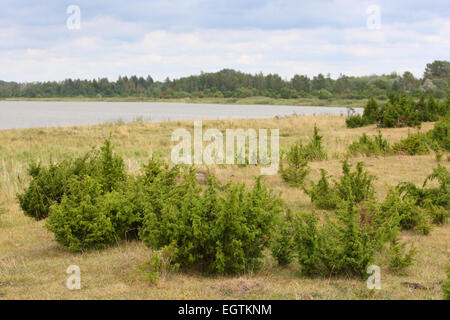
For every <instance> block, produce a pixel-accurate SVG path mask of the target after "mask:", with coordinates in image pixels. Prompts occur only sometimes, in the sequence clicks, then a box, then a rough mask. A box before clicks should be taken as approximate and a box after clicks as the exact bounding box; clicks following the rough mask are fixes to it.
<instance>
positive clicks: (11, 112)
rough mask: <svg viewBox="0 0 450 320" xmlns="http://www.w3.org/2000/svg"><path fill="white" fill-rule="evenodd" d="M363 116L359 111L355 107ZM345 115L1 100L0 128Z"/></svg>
mask: <svg viewBox="0 0 450 320" xmlns="http://www.w3.org/2000/svg"><path fill="white" fill-rule="evenodd" d="M355 111H356V112H357V113H362V112H363V109H362V108H355ZM293 113H296V114H299V115H313V114H316V115H323V114H328V115H340V114H343V115H346V114H347V108H345V107H319V106H308V107H306V106H302V107H301V106H275V105H226V104H194V103H177V102H174V103H172V102H84V101H75V102H72V101H71V102H66V101H0V129H13V128H36V127H49V126H67V125H83V124H98V123H105V122H112V121H117V120H123V121H125V122H128V121H132V120H135V119H137V118H142V119H144V120H151V121H155V122H160V121H171V120H196V119H223V118H272V117H275V116H277V115H278V116H285V115H292V114H293Z"/></svg>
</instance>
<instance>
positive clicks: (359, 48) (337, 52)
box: [0, 16, 450, 81]
mask: <svg viewBox="0 0 450 320" xmlns="http://www.w3.org/2000/svg"><path fill="white" fill-rule="evenodd" d="M429 26H433V28H431V29H430V30H425V29H426V27H429ZM449 27H450V21H449V20H448V19H433V20H430V21H420V22H417V23H410V24H405V23H392V24H383V25H382V28H381V29H380V30H369V29H367V28H366V27H365V25H364V26H362V27H347V28H340V29H336V28H331V27H317V28H295V29H283V30H267V29H258V28H250V29H211V28H209V29H205V28H197V29H192V30H188V31H185V32H177V31H170V30H163V29H160V30H148V31H145V30H146V28H145V26H144V25H141V24H139V23H129V22H123V21H120V20H117V19H114V18H112V17H105V16H102V17H100V18H93V19H91V20H86V21H84V22H82V29H81V32H78V31H74V32H69V33H68V36H67V37H65V38H58V40H57V41H53V42H50V43H49V44H48V45H46V46H45V47H44V48H33V47H25V48H14V49H8V48H5V49H3V50H2V49H0V61H1V68H0V79H4V80H15V81H37V80H38V81H43V80H62V79H64V78H97V77H104V76H107V77H108V78H110V79H116V78H117V77H118V76H119V75H132V74H137V75H142V76H146V75H147V74H150V75H152V77H154V78H156V79H158V80H163V79H164V78H165V77H166V76H170V77H171V78H173V77H179V76H186V75H190V74H192V73H196V74H197V73H199V72H200V71H202V70H203V71H205V72H210V71H217V70H220V69H222V68H234V69H239V70H242V71H246V72H259V71H263V72H264V73H269V72H272V73H274V72H275V73H279V74H280V75H281V76H283V77H287V78H290V77H291V76H293V75H294V74H296V73H299V74H308V75H309V76H313V75H316V74H317V73H319V72H320V73H324V74H326V73H331V75H332V76H334V77H337V76H338V75H339V74H340V73H344V74H348V75H367V74H372V73H378V74H379V73H390V72H391V71H399V72H403V71H405V70H410V71H412V72H413V73H415V74H416V75H417V76H421V75H422V72H423V68H424V67H425V64H426V63H429V62H431V61H433V60H435V59H446V58H448V52H450V40H449V39H450V34H449V33H450V31H449V30H450V28H449ZM133 32H134V33H136V34H141V33H142V34H141V35H140V36H136V37H134V38H130V37H128V38H126V37H125V35H127V34H129V33H133ZM13 34H14V33H13ZM11 37H12V36H11V35H9V34H7V33H5V32H4V31H2V30H0V40H5V41H7V40H8V39H11ZM12 40H13V39H11V41H12Z"/></svg>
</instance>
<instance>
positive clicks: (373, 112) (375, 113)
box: [363, 98, 380, 123]
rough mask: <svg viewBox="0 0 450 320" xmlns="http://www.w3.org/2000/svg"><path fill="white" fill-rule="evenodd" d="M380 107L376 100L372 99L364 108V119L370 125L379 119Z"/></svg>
mask: <svg viewBox="0 0 450 320" xmlns="http://www.w3.org/2000/svg"><path fill="white" fill-rule="evenodd" d="M379 113H380V110H379V107H378V104H377V102H376V100H375V99H374V98H370V99H369V101H368V102H367V104H366V107H365V108H364V113H363V118H364V119H366V122H368V123H375V122H376V121H377V120H378V117H379Z"/></svg>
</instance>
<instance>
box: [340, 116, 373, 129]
mask: <svg viewBox="0 0 450 320" xmlns="http://www.w3.org/2000/svg"><path fill="white" fill-rule="evenodd" d="M345 124H346V125H347V128H359V127H364V126H367V125H369V124H370V123H369V122H368V121H367V119H366V118H364V117H363V116H361V115H359V114H358V115H353V116H350V117H348V118H347V119H345Z"/></svg>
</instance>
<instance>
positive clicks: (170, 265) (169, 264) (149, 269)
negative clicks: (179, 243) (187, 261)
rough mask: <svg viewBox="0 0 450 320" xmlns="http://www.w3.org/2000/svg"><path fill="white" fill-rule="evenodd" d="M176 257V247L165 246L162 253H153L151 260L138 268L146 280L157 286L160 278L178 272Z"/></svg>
mask: <svg viewBox="0 0 450 320" xmlns="http://www.w3.org/2000/svg"><path fill="white" fill-rule="evenodd" d="M175 256H176V247H175V246H174V245H173V244H172V245H168V246H165V247H164V248H162V249H161V250H160V251H156V252H153V253H152V255H151V256H150V259H148V260H147V261H144V262H143V263H141V264H139V265H138V266H137V269H138V270H140V271H141V272H143V273H144V274H145V276H146V278H147V279H148V280H149V281H151V282H152V283H153V284H157V283H158V281H159V279H160V277H161V276H162V277H165V276H166V275H167V274H168V273H170V272H176V271H178V269H179V267H180V266H179V264H176V263H174V259H175Z"/></svg>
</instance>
